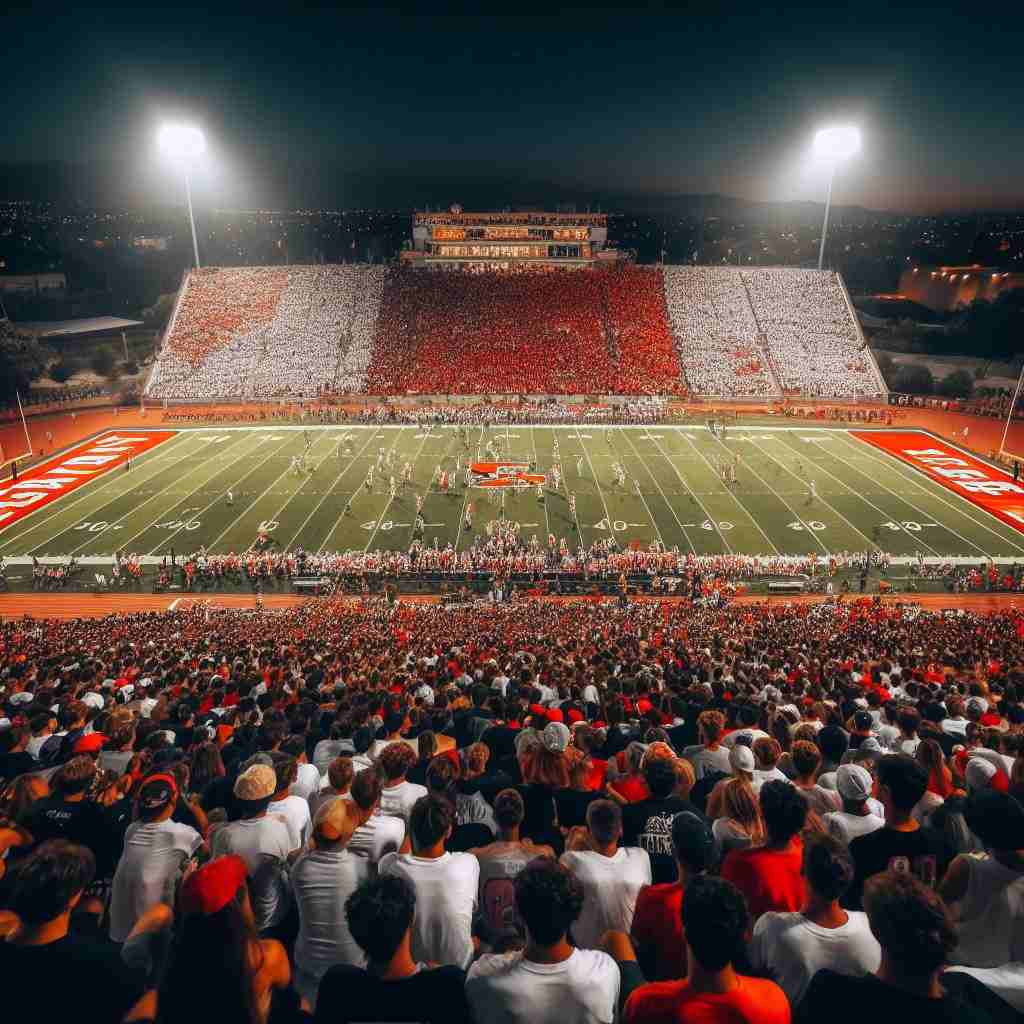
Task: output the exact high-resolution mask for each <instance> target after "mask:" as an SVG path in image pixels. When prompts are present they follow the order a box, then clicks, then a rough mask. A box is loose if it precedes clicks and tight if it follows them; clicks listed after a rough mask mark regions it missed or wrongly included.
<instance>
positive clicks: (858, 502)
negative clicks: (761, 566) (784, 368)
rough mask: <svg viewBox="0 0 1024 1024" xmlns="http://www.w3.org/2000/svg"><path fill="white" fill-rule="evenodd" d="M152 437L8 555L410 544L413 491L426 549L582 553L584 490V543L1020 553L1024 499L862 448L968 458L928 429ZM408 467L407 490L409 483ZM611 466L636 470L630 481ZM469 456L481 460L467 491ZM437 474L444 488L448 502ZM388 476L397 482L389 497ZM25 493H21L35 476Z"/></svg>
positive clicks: (273, 429) (247, 429)
mask: <svg viewBox="0 0 1024 1024" xmlns="http://www.w3.org/2000/svg"><path fill="white" fill-rule="evenodd" d="M127 433H134V434H140V435H145V434H146V432H145V431H135V432H127ZM159 433H160V434H161V437H160V439H159V440H157V441H156V442H155V443H153V444H152V446H151V447H149V448H148V449H147V450H145V451H144V452H143V453H142V454H140V455H138V456H137V457H134V458H133V459H132V462H131V468H130V470H126V469H125V468H124V466H123V465H113V466H112V467H111V468H109V469H106V470H105V471H102V472H97V474H96V475H95V476H94V477H92V478H90V479H89V480H88V481H87V482H84V483H83V484H82V486H78V487H77V488H76V489H74V490H71V491H69V493H66V494H61V495H59V496H57V497H55V498H53V496H52V495H47V496H46V497H47V500H46V501H45V502H44V503H42V504H40V505H39V506H38V507H32V508H31V510H30V511H27V512H26V511H25V509H26V508H28V506H27V505H25V506H24V507H20V508H19V512H18V515H19V518H15V519H14V520H13V521H10V522H8V523H7V525H6V526H3V527H2V528H0V555H3V556H5V557H7V558H8V559H12V558H17V557H19V556H20V557H25V556H38V557H43V556H63V557H66V556H69V555H74V556H76V557H78V558H80V559H82V560H85V559H87V558H90V557H97V558H98V557H103V558H106V557H109V556H112V555H113V553H114V552H115V551H120V552H124V553H132V554H137V555H141V556H149V559H151V560H153V561H156V560H159V559H160V558H161V557H163V556H164V555H166V554H168V553H169V552H170V550H171V549H172V548H173V549H174V550H175V552H176V553H177V554H179V555H180V554H186V553H190V552H192V551H196V550H198V549H199V548H200V547H205V549H206V550H207V551H210V552H228V551H232V550H233V551H235V552H240V551H244V550H246V549H248V548H249V547H250V546H251V545H252V544H253V543H254V541H255V540H256V538H257V535H258V533H259V532H260V531H261V530H262V531H264V532H265V533H266V535H267V536H268V537H269V538H270V539H271V540H272V541H273V545H274V547H275V548H279V549H281V550H287V549H294V548H298V547H302V548H303V549H305V550H306V551H308V552H336V551H352V550H360V551H361V550H373V549H406V548H408V547H409V545H410V543H411V542H412V541H413V539H414V526H415V518H416V497H417V496H421V497H422V498H423V510H422V515H423V520H424V532H423V538H422V539H423V542H424V543H425V544H428V545H432V544H433V543H434V542H435V539H436V541H437V543H438V544H439V545H441V546H444V545H446V544H448V543H449V542H451V543H453V544H454V545H456V547H458V548H459V549H460V550H461V549H464V548H466V547H468V546H470V545H471V544H472V543H473V541H474V538H477V537H479V536H481V535H482V534H483V533H484V532H485V530H486V527H487V524H488V523H489V522H490V521H492V520H495V519H498V518H499V517H501V516H502V515H504V517H506V518H507V519H510V520H514V521H517V522H519V523H520V524H521V527H522V533H523V535H524V536H525V537H527V538H529V537H530V536H532V535H533V534H536V535H537V536H538V537H539V538H540V539H541V542H542V543H544V544H546V542H547V537H548V535H549V534H554V536H555V537H556V538H561V537H565V538H567V540H568V541H569V543H570V546H572V547H575V542H574V539H573V538H574V535H575V526H574V523H573V521H572V519H571V517H570V513H569V501H570V496H571V495H575V500H576V509H577V517H578V523H579V529H580V534H581V536H582V540H583V543H584V544H585V545H588V546H589V545H590V544H592V543H593V542H594V541H596V540H600V539H606V538H608V537H614V538H615V539H616V541H617V542H618V543H619V544H620V545H621V546H628V545H630V544H632V543H636V544H639V545H642V546H645V547H646V546H647V545H649V544H651V543H652V542H655V541H658V542H660V543H661V544H663V545H664V546H665V547H667V548H673V547H677V548H678V549H679V550H680V551H681V552H684V553H685V552H690V551H692V552H694V553H696V554H698V555H704V554H748V555H763V556H773V555H780V554H782V555H800V556H805V555H807V554H809V553H812V552H813V553H815V554H817V555H819V556H823V557H825V556H828V555H829V554H831V553H840V552H844V551H845V552H861V551H866V550H881V551H885V552H888V553H890V554H892V555H896V556H900V555H914V554H917V553H920V554H922V555H925V556H952V555H956V556H967V557H971V558H976V559H979V560H980V559H982V558H984V557H988V556H993V557H1004V558H1018V557H1021V556H1024V533H1022V532H1021V528H1018V526H1017V525H1015V523H1016V521H1017V518H1018V516H1020V514H1021V512H1022V510H1021V508H1020V504H1019V503H1018V504H1017V505H1011V506H1008V507H1007V508H1006V509H1005V510H998V511H996V512H995V513H993V512H991V511H988V510H986V508H985V507H982V506H981V505H979V504H978V502H977V501H975V500H972V498H971V497H970V495H968V494H965V493H961V492H959V491H958V490H956V489H955V488H954V487H952V486H951V485H944V484H943V483H942V482H941V481H940V479H939V478H938V477H936V476H935V475H934V474H932V475H929V472H925V471H922V469H921V468H920V467H917V468H915V466H914V465H912V464H911V463H910V462H908V461H907V460H906V458H905V457H903V456H900V457H897V455H896V454H890V453H889V452H888V451H886V450H885V449H884V447H882V446H879V444H877V443H876V442H874V441H872V440H871V439H870V438H869V435H871V434H872V433H877V435H878V436H879V437H882V435H885V434H887V433H888V434H896V433H898V434H899V437H900V439H901V443H902V444H904V446H906V444H907V438H908V437H909V438H910V444H911V445H918V446H919V447H918V448H916V449H914V451H916V452H917V453H918V454H921V455H924V454H927V453H928V452H931V453H932V455H931V456H930V458H931V460H932V461H933V462H934V461H938V462H940V463H942V462H945V463H950V462H952V463H959V462H960V459H959V458H958V453H959V449H955V448H953V447H951V446H950V445H949V443H948V442H941V441H939V440H938V439H936V438H933V437H932V436H931V435H929V434H926V433H923V432H921V433H918V432H907V431H902V432H893V431H888V432H887V431H878V432H872V431H867V430H862V431H848V430H845V429H835V428H820V427H804V426H792V427H789V426H751V427H743V426H737V427H730V428H729V429H727V430H724V431H722V432H721V433H720V434H719V436H715V435H714V434H712V433H711V432H710V431H709V430H708V429H707V428H706V426H703V425H699V426H698V425H691V426H675V425H672V426H670V425H659V426H652V427H610V428H604V427H600V426H580V427H575V426H556V427H552V426H522V425H520V426H508V427H505V426H501V427H492V428H490V429H485V428H482V427H479V426H475V427H469V428H468V444H467V437H466V435H465V433H464V432H463V428H456V427H452V426H433V427H431V428H425V427H418V426H413V425H409V426H380V427H372V426H367V427H363V426H322V427H321V426H313V427H309V428H304V427H302V426H265V427H264V426H238V427H207V428H196V429H181V430H167V431H162V432H159ZM911 434H912V435H913V436H911ZM936 445H938V446H939V447H935V446H936ZM307 446H308V447H307ZM489 446H490V452H488V448H489ZM381 449H383V452H384V462H383V464H382V465H381V467H380V468H378V461H379V460H380V459H381V455H380V452H381ZM556 449H557V454H556ZM960 454H963V455H964V456H965V457H966V453H960ZM389 456H390V465H389V464H388V461H387V460H388V457H389ZM295 457H300V458H303V459H304V462H305V465H304V467H303V468H301V469H298V468H296V467H295V466H294V465H293V459H294V458H295ZM59 458H60V457H59V456H58V457H57V459H58V460H59ZM72 461H74V460H72ZM971 462H972V465H975V466H977V465H985V466H987V464H982V463H980V462H979V461H978V460H976V459H972V460H971ZM406 463H409V464H410V466H411V481H410V483H409V484H408V485H405V486H403V485H402V484H401V478H402V467H403V466H404V464H406ZM556 463H557V464H558V465H559V466H560V468H561V486H560V487H558V488H557V489H556V487H555V483H554V478H553V474H552V466H553V465H555V464H556ZM616 463H618V464H620V465H621V466H622V468H623V470H624V472H625V477H626V479H625V483H624V484H621V485H620V484H619V483H617V482H616V475H615V472H614V469H613V467H614V466H615V464H616ZM56 464H57V461H56V460H55V461H54V465H55V466H56ZM470 464H473V465H475V466H476V467H477V469H476V473H475V477H474V483H473V484H472V485H471V486H468V487H467V486H466V469H467V466H468V465H470ZM963 465H965V466H966V465H967V463H966V462H964V463H963ZM371 466H372V467H373V470H374V472H373V482H372V486H370V487H367V485H366V478H367V472H368V470H369V469H370V467H371ZM45 467H46V464H44V466H43V467H42V469H43V470H45ZM439 471H441V472H444V473H446V474H447V475H448V477H449V478H450V481H451V486H450V488H449V489H448V490H447V492H446V491H444V490H443V489H442V488H441V486H440V480H439ZM39 472H40V470H36V473H37V474H38V473H39ZM50 472H51V474H54V473H56V472H57V470H56V469H51V470H50ZM733 472H734V473H735V482H732V479H731V477H732V473H733ZM969 472H972V473H978V472H979V471H978V470H977V469H974V470H969ZM991 472H992V473H997V474H1000V473H1002V472H1003V471H1001V470H995V469H992V470H991ZM519 473H522V474H525V475H529V476H533V477H537V476H541V475H543V476H544V478H545V483H544V484H543V485H542V490H543V500H539V499H538V495H537V488H536V485H535V484H534V483H530V484H528V485H525V484H524V485H520V487H518V488H517V487H515V486H514V485H512V483H513V481H514V480H515V479H516V476H517V474H519ZM392 476H394V478H395V480H396V482H397V483H398V484H399V486H398V491H397V495H396V496H395V497H394V498H392V497H391V494H390V484H389V478H390V477H392ZM1002 479H1003V478H1002V477H1001V478H1000V480H1002ZM1005 479H1006V481H1009V478H1008V477H1006V478H1005ZM19 486H21V487H23V488H25V489H26V493H28V491H29V490H30V488H31V486H32V474H31V473H30V474H28V476H27V477H26V479H25V481H24V482H23V483H22V484H20V485H19ZM995 486H996V490H1000V489H1001V488H1003V487H1004V485H1003V484H1001V483H998V482H997V485H995ZM1005 489H1007V490H1009V489H1010V486H1009V483H1006V484H1005ZM7 491H8V495H7V498H8V500H10V494H11V491H10V488H7ZM229 492H230V500H229ZM39 493H42V492H41V491H40V492H39ZM51 498H53V500H51ZM1014 500H1016V499H1014ZM346 506H347V509H346ZM467 506H470V511H471V519H472V523H471V526H470V527H467V526H466V524H465V520H466V515H465V513H466V509H467ZM1020 527H1024V519H1022V520H1021V523H1020Z"/></svg>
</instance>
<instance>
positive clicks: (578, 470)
mask: <svg viewBox="0 0 1024 1024" xmlns="http://www.w3.org/2000/svg"><path fill="white" fill-rule="evenodd" d="M576 475H577V476H583V456H582V455H581V456H580V457H579V458H578V459H577V460H576Z"/></svg>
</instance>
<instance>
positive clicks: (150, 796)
mask: <svg viewBox="0 0 1024 1024" xmlns="http://www.w3.org/2000/svg"><path fill="white" fill-rule="evenodd" d="M138 799H139V809H140V810H144V811H148V812H149V813H151V814H152V813H159V812H160V811H162V810H163V809H164V808H165V807H166V806H167V805H168V804H171V803H174V802H175V801H176V800H177V799H178V780H177V779H175V777H174V776H173V775H171V774H170V772H157V773H156V774H154V775H149V776H147V777H146V778H145V779H144V780H143V782H142V785H141V786H140V787H139V798H138Z"/></svg>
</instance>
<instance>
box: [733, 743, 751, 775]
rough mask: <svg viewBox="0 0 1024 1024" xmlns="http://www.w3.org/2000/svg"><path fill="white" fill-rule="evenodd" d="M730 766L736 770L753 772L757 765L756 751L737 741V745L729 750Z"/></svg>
mask: <svg viewBox="0 0 1024 1024" xmlns="http://www.w3.org/2000/svg"><path fill="white" fill-rule="evenodd" d="M729 767H730V768H731V769H732V770H733V771H734V772H753V770H754V768H755V767H756V763H755V761H754V752H753V751H752V750H751V749H750V747H747V746H744V745H743V744H742V743H737V744H736V746H734V747H733V748H732V750H730V751H729Z"/></svg>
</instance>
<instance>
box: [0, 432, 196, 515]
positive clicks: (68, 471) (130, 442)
mask: <svg viewBox="0 0 1024 1024" xmlns="http://www.w3.org/2000/svg"><path fill="white" fill-rule="evenodd" d="M175 434H177V431H176V430H139V431H134V430H107V431H105V432H104V433H102V434H100V435H99V437H94V438H93V439H92V440H91V441H86V442H84V443H83V444H80V445H76V446H75V447H74V448H71V449H69V450H68V451H66V452H64V453H63V454H62V455H58V456H57V457H56V458H54V459H50V461H49V462H46V463H44V464H43V465H41V466H35V467H34V468H33V469H30V470H29V471H28V472H27V473H25V474H23V475H21V476H19V477H18V479H17V480H14V481H10V482H8V483H5V484H4V485H3V486H0V530H3V529H4V528H5V527H8V526H10V525H11V523H16V522H17V521H18V520H19V519H21V518H23V517H24V516H27V515H28V514H29V513H30V512H35V511H36V509H39V508H42V507H43V506H44V505H49V504H50V502H52V501H56V500H57V499H58V498H62V497H63V496H64V495H65V494H69V493H70V492H71V491H74V490H77V489H78V488H79V487H81V486H82V485H83V484H87V483H88V482H89V481H90V480H95V479H96V477H98V476H101V475H102V474H103V473H106V472H108V471H109V470H111V469H114V468H115V467H116V466H120V465H121V464H122V463H124V462H126V461H127V460H128V459H134V458H136V457H138V456H139V455H141V454H142V453H143V452H148V451H149V450H150V449H151V448H155V447H156V446H157V445H158V444H162V443H163V442H164V441H167V440H169V439H170V438H172V437H174V436H175Z"/></svg>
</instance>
